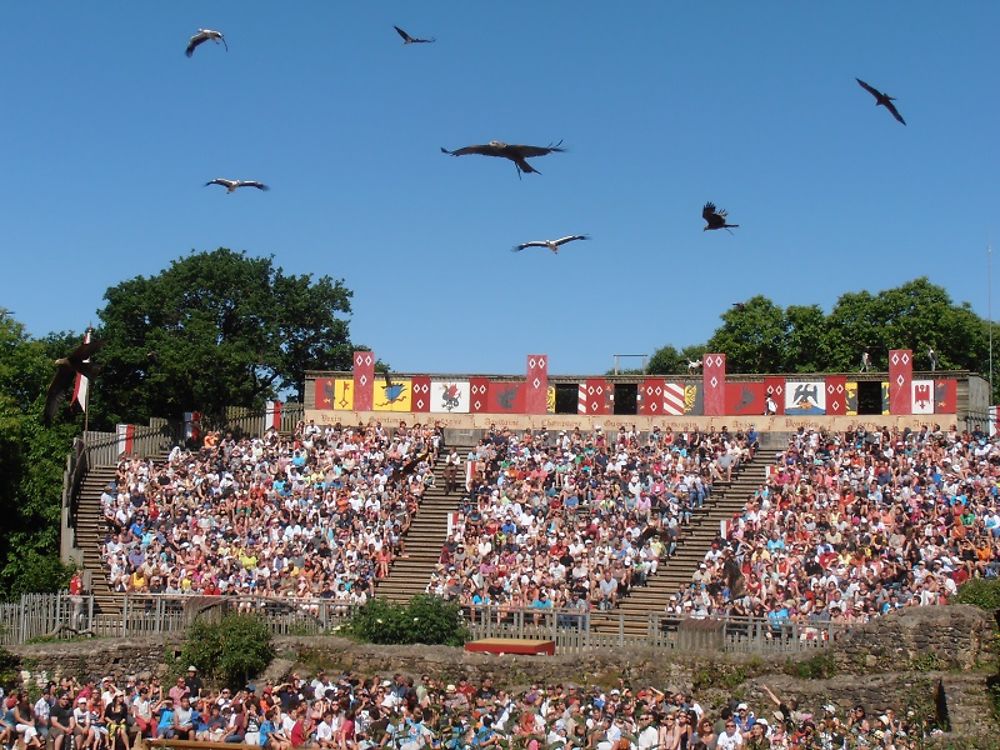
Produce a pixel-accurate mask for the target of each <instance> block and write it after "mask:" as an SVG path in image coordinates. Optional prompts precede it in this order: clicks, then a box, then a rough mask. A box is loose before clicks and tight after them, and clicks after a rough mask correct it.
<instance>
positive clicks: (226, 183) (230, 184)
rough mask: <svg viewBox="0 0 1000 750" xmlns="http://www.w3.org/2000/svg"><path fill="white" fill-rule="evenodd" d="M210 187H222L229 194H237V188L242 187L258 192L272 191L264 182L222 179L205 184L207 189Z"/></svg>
mask: <svg viewBox="0 0 1000 750" xmlns="http://www.w3.org/2000/svg"><path fill="white" fill-rule="evenodd" d="M209 185H222V187H224V188H225V189H226V192H227V193H232V192H235V191H236V189H237V188H241V187H252V188H257V189H258V190H270V189H271V188H269V187H268V186H267V185H265V184H264V183H263V182H258V181H257V180H227V179H224V178H222V177H216V178H215V179H214V180H209V181H208V182H206V183H205V187H208V186H209Z"/></svg>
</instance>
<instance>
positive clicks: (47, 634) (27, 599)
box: [0, 591, 94, 645]
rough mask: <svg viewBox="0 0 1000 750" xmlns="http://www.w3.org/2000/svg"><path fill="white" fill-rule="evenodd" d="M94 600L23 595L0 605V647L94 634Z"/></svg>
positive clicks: (66, 595) (63, 594) (60, 594)
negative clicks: (39, 639)
mask: <svg viewBox="0 0 1000 750" xmlns="http://www.w3.org/2000/svg"><path fill="white" fill-rule="evenodd" d="M93 622H94V598H93V597H92V596H70V594H69V592H68V591H60V592H58V593H56V594H22V595H21V598H20V599H19V600H17V601H13V602H7V603H5V604H0V645H12V644H17V643H27V642H28V641H31V640H35V639H38V638H70V637H75V636H77V635H79V634H81V633H85V634H92V633H93Z"/></svg>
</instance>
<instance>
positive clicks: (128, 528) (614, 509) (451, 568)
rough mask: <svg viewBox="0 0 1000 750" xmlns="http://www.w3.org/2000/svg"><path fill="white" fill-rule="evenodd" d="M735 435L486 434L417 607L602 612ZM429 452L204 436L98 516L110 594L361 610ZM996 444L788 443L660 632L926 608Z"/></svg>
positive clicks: (809, 437) (957, 437) (956, 557)
mask: <svg viewBox="0 0 1000 750" xmlns="http://www.w3.org/2000/svg"><path fill="white" fill-rule="evenodd" d="M757 446H758V436H757V434H756V433H755V432H753V431H752V430H751V431H750V432H747V433H744V432H735V433H729V432H727V431H725V430H722V431H711V432H707V433H697V432H689V433H681V432H676V433H675V432H674V431H672V430H671V429H670V428H665V429H660V428H654V429H653V430H652V431H651V432H649V433H639V432H638V431H636V430H627V429H626V428H624V427H622V428H621V429H620V430H619V431H617V432H616V433H612V434H605V433H604V431H603V430H601V429H597V430H595V431H593V432H589V433H584V432H581V431H579V430H577V431H570V432H559V433H555V432H551V433H550V432H545V431H542V432H538V431H535V432H531V431H525V432H524V433H522V434H513V433H511V432H510V431H507V430H492V431H489V432H488V433H487V434H485V435H484V436H483V437H482V439H481V440H480V441H479V443H478V445H477V446H476V447H475V448H473V449H472V450H471V451H469V452H468V454H467V455H465V456H455V457H454V458H455V463H460V464H462V466H463V468H464V471H463V472H462V476H463V477H465V479H464V481H462V482H459V489H460V490H462V491H461V492H460V493H457V494H456V507H457V509H458V513H457V514H456V516H455V517H454V523H453V524H452V525H451V527H450V529H449V532H448V536H447V538H446V539H445V538H444V531H443V530H442V538H443V541H444V544H443V546H442V549H441V555H440V560H439V563H438V565H437V566H436V569H435V571H434V573H433V574H432V575H431V577H430V579H429V580H428V581H427V583H426V590H427V591H428V592H429V593H433V594H437V595H439V596H442V597H445V598H449V599H455V600H457V601H459V602H461V603H462V604H463V605H467V606H469V605H482V604H492V605H497V606H498V607H501V608H506V609H507V610H513V609H517V608H534V609H539V608H570V609H577V610H581V611H585V610H596V609H614V608H615V607H616V606H617V605H618V604H619V602H620V601H621V599H622V597H625V596H627V595H628V592H629V591H630V590H631V589H633V588H634V587H636V586H642V585H643V584H644V583H645V582H646V581H647V579H648V578H649V577H650V576H652V575H654V574H655V573H656V572H657V569H658V568H659V566H662V565H663V564H664V563H665V561H667V560H668V559H669V558H670V556H671V555H672V554H673V552H674V545H675V540H676V539H677V535H678V531H679V529H680V528H681V527H683V526H684V525H685V524H686V523H688V522H689V521H690V519H691V517H692V514H695V513H697V512H698V509H699V508H700V506H701V505H702V503H703V502H704V501H705V499H706V498H708V497H710V496H711V493H712V492H713V486H714V485H715V484H716V483H718V482H719V481H720V480H724V479H728V478H729V477H730V476H731V475H732V472H734V471H737V470H738V469H739V467H740V465H741V464H742V463H743V462H745V461H747V460H749V459H750V458H751V457H752V456H753V455H754V453H755V451H756V450H757ZM442 451H444V452H445V454H447V453H448V451H449V449H448V448H447V447H446V446H445V444H444V433H443V431H441V430H439V429H434V428H427V427H420V428H418V427H405V426H402V425H401V426H399V427H396V428H388V427H383V426H382V425H381V424H377V423H373V424H370V425H368V426H356V427H319V426H316V425H314V424H312V423H309V424H305V423H303V424H300V425H299V426H298V428H297V429H296V431H295V432H294V434H292V435H291V436H288V437H283V436H281V435H279V434H278V433H276V432H274V431H270V432H268V433H267V434H266V435H265V436H264V437H262V438H252V439H241V440H238V439H234V438H233V437H232V436H225V437H223V436H220V435H218V434H214V433H213V434H210V435H209V436H208V437H207V438H206V440H205V441H204V444H203V445H202V446H200V447H199V448H197V449H184V448H180V447H177V448H174V450H173V451H171V453H170V455H169V457H168V459H167V460H166V461H165V462H163V463H155V462H153V461H152V460H146V459H134V458H126V459H125V460H123V461H122V462H121V463H120V465H119V467H118V476H117V481H116V482H115V483H113V484H112V485H110V486H109V487H108V488H107V489H106V491H105V492H104V494H103V496H102V506H103V513H104V517H105V519H106V521H107V525H108V535H107V539H106V541H105V544H104V547H103V559H104V563H105V566H106V572H107V575H108V577H109V581H110V584H111V586H112V588H113V590H115V591H118V592H142V593H165V594H187V593H198V594H241V593H246V594H249V593H252V594H259V595H266V596H276V597H284V598H290V599H302V600H309V599H316V598H320V599H329V600H333V601H336V602H339V603H343V604H344V605H350V604H358V603H363V602H365V601H367V599H368V598H370V597H371V596H372V595H373V594H374V592H375V584H376V582H377V581H378V579H379V578H382V577H385V576H387V575H388V574H389V572H390V569H391V566H392V562H393V560H394V559H395V558H396V557H397V556H399V555H404V554H406V550H405V536H406V531H407V529H408V527H409V525H410V523H411V521H412V519H413V517H414V514H415V513H416V512H418V507H419V503H420V499H421V496H422V494H423V492H424V491H425V488H426V487H428V486H430V485H432V484H433V483H434V482H435V481H436V480H435V476H434V472H433V466H434V463H435V461H436V459H437V457H438V455H439V454H441V452H442ZM997 457H998V442H997V440H995V439H988V438H987V437H985V436H982V435H979V434H972V433H968V432H958V431H957V430H955V429H951V430H941V429H940V428H938V427H937V426H927V427H923V428H921V429H919V430H910V429H905V430H889V429H885V430H881V431H873V432H865V431H864V430H863V429H859V430H857V431H854V432H849V433H839V434H824V433H820V432H816V431H810V430H806V429H800V430H799V431H798V432H797V433H795V434H794V435H792V436H791V438H790V440H789V442H788V445H787V448H786V449H785V450H783V451H780V452H778V453H776V454H775V455H773V456H767V457H762V458H764V459H765V460H767V461H768V463H769V466H768V472H767V478H766V481H765V482H764V483H763V484H762V485H761V486H760V487H759V488H758V489H757V491H756V492H754V493H753V495H752V496H749V497H747V498H746V503H745V505H744V506H743V508H742V509H741V511H740V512H739V513H737V514H735V515H734V517H733V518H732V519H731V521H730V522H728V523H727V524H726V525H725V529H720V533H719V535H718V537H717V538H716V540H715V541H714V543H712V545H711V549H709V550H708V551H707V553H706V554H705V558H704V562H703V563H702V564H701V565H700V566H699V567H698V569H696V570H695V571H694V572H693V574H692V576H691V581H690V585H688V586H686V587H684V588H683V589H682V590H680V591H677V592H676V593H675V594H674V595H672V596H670V597H669V599H668V600H667V601H665V602H664V612H666V613H670V614H675V615H677V616H681V617H683V616H690V617H701V618H704V617H708V616H721V615H753V616H758V617H767V618H770V619H771V620H772V621H790V622H798V623H802V624H809V623H823V622H857V621H867V620H868V619H870V618H872V617H874V616H877V615H879V614H883V613H886V612H888V611H890V610H892V609H895V608H899V607H909V606H930V605H937V604H943V603H945V602H946V601H947V600H948V597H949V596H950V595H951V594H953V593H954V592H955V590H956V587H957V586H958V585H960V584H961V583H962V582H963V581H965V580H966V579H968V578H970V577H973V576H995V575H996V573H997V563H996V562H994V561H995V560H997V559H1000V554H998V547H997V536H998V535H1000V513H998V499H997V490H996V486H995V485H996V480H997V478H998V476H1000V468H998V467H1000V462H998V461H997V460H996V459H997Z"/></svg>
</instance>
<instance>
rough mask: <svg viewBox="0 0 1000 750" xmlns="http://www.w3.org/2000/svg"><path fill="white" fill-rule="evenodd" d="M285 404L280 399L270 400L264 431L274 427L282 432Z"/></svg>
mask: <svg viewBox="0 0 1000 750" xmlns="http://www.w3.org/2000/svg"><path fill="white" fill-rule="evenodd" d="M283 406H284V404H282V403H281V402H280V401H268V402H267V410H266V411H265V412H264V431H265V432H267V431H268V430H270V429H272V428H273V429H274V430H276V431H277V432H281V409H282V407H283Z"/></svg>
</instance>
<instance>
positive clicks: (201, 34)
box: [184, 29, 229, 57]
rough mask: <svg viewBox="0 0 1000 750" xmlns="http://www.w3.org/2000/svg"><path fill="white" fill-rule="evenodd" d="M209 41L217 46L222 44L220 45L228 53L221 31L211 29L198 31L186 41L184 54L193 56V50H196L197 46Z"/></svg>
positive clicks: (227, 46)
mask: <svg viewBox="0 0 1000 750" xmlns="http://www.w3.org/2000/svg"><path fill="white" fill-rule="evenodd" d="M209 39H211V40H212V41H213V42H215V43H216V44H218V43H219V42H222V45H223V46H224V47H225V48H226V52H229V45H228V44H226V38H225V37H224V36H223V35H222V32H221V31H213V30H212V29H198V33H197V34H195V35H194V36H193V37H191V38H190V39H189V40H188V46H187V49H186V50H185V51H184V54H185V55H187V56H188V57H191V55H193V54H194V51H195V49H197V47H198V45H199V44H203V43H204V42H207V41H208V40H209Z"/></svg>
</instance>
